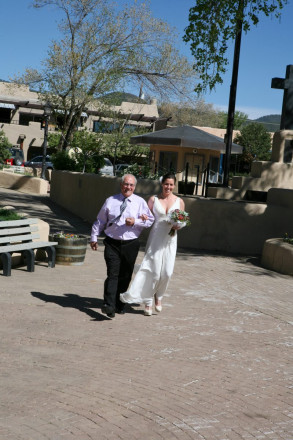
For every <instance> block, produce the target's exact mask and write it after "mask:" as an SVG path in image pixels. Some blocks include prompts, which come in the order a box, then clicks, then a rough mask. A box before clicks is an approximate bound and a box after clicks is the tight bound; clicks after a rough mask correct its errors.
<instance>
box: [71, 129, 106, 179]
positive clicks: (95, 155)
mask: <svg viewBox="0 0 293 440" xmlns="http://www.w3.org/2000/svg"><path fill="white" fill-rule="evenodd" d="M102 145H103V136H101V135H98V134H97V133H92V132H89V131H87V130H80V131H76V132H75V133H74V135H73V139H72V143H71V149H70V152H69V154H70V153H71V154H72V152H74V155H73V157H74V158H75V160H76V162H77V169H78V170H79V171H82V172H83V173H84V172H87V173H96V172H98V169H99V168H100V167H101V166H103V164H104V156H103V151H102V148H101V147H102Z"/></svg>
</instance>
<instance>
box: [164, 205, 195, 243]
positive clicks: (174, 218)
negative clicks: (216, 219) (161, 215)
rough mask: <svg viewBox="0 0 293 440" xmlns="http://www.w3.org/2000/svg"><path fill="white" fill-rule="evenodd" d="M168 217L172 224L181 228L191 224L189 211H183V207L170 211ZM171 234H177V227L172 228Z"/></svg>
mask: <svg viewBox="0 0 293 440" xmlns="http://www.w3.org/2000/svg"><path fill="white" fill-rule="evenodd" d="M168 217H169V220H168V222H169V223H170V225H172V226H175V225H176V226H179V229H181V228H184V226H189V225H190V224H191V221H190V218H189V214H188V212H186V211H182V210H181V209H175V210H174V211H170V212H169V213H168ZM169 235H171V237H173V236H174V235H175V229H171V230H170V232H169Z"/></svg>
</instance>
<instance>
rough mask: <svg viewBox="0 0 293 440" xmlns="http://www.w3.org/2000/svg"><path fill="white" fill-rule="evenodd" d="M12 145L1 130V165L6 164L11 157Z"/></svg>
mask: <svg viewBox="0 0 293 440" xmlns="http://www.w3.org/2000/svg"><path fill="white" fill-rule="evenodd" d="M10 147H12V144H11V143H10V142H9V140H8V138H7V137H6V136H5V133H4V131H3V130H0V163H4V161H5V160H6V159H9V157H10V151H9V148H10Z"/></svg>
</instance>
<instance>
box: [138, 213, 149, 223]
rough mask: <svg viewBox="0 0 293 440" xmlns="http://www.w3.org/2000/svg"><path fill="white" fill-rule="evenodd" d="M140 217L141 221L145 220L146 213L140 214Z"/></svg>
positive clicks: (146, 217)
mask: <svg viewBox="0 0 293 440" xmlns="http://www.w3.org/2000/svg"><path fill="white" fill-rule="evenodd" d="M140 218H141V219H142V221H143V222H145V221H147V219H148V216H147V215H146V214H141V216H140Z"/></svg>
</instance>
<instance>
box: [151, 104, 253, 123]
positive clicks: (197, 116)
mask: <svg viewBox="0 0 293 440" xmlns="http://www.w3.org/2000/svg"><path fill="white" fill-rule="evenodd" d="M159 114H160V116H161V117H165V118H171V119H170V120H169V121H168V124H169V125H173V126H177V125H192V126H197V127H213V128H226V127H227V117H228V114H227V112H223V111H219V110H217V109H215V108H214V106H213V104H207V103H206V102H205V101H204V100H203V99H200V100H196V101H195V102H194V104H191V103H190V102H189V101H188V102H179V103H175V102H162V103H160V104H159ZM247 119H248V115H246V114H245V113H242V112H240V111H238V110H236V111H235V115H234V126H235V130H239V129H240V128H241V127H242V126H243V125H244V124H245V122H246V121H247Z"/></svg>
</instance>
